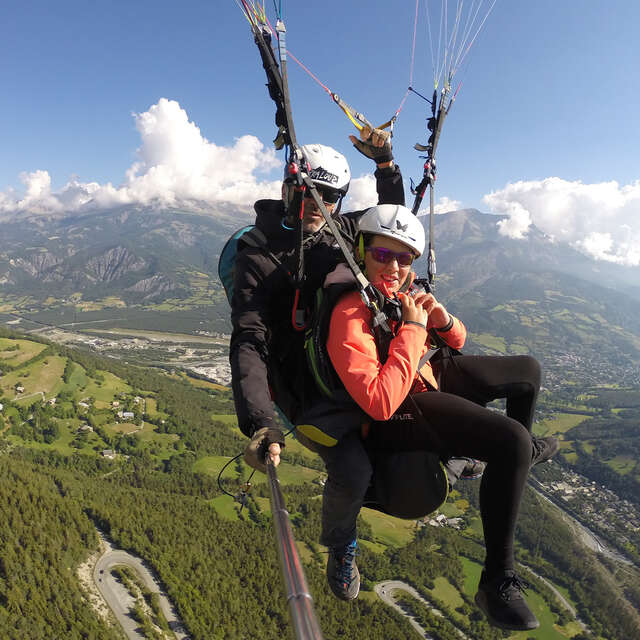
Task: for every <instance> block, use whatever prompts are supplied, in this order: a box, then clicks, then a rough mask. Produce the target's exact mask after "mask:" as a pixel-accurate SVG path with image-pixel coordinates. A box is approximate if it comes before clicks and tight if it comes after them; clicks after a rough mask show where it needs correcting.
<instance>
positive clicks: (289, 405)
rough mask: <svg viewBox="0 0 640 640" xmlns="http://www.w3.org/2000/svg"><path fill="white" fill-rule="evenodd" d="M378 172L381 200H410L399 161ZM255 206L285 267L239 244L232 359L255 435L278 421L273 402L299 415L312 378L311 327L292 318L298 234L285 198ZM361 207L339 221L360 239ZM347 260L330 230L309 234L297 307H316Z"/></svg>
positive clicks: (236, 392)
mask: <svg viewBox="0 0 640 640" xmlns="http://www.w3.org/2000/svg"><path fill="white" fill-rule="evenodd" d="M375 176H376V188H377V191H378V204H404V187H403V184H402V175H401V173H400V170H399V168H398V167H395V168H394V169H382V170H380V169H379V170H377V171H376V172H375ZM255 211H256V226H257V227H258V228H259V229H260V230H261V231H262V232H263V233H264V234H265V236H266V237H267V240H268V247H269V250H270V251H271V253H273V254H274V255H275V256H276V258H277V259H278V260H279V261H280V262H281V263H282V265H283V267H284V268H283V267H279V266H278V265H277V264H276V263H275V262H274V261H273V260H272V259H271V258H270V257H268V256H267V255H266V254H265V252H264V251H263V250H261V249H259V248H254V247H249V246H244V247H239V250H238V255H237V258H236V264H235V275H234V294H233V298H232V300H231V321H232V324H233V332H232V334H231V345H230V350H229V360H230V362H231V375H232V387H233V396H234V400H235V405H236V413H237V415H238V424H239V426H240V429H241V430H242V432H243V433H244V434H245V435H247V436H249V437H250V436H251V435H252V434H253V432H254V431H255V430H257V429H259V428H261V427H272V426H274V407H273V401H275V402H276V403H277V405H278V406H279V407H280V409H282V411H283V413H284V414H285V416H286V417H287V418H289V419H290V420H293V419H295V416H296V414H297V413H298V412H299V411H300V410H301V409H302V408H303V405H304V391H305V388H307V385H308V384H313V383H312V382H311V381H310V377H309V373H308V370H307V366H306V360H305V355H304V349H303V347H304V331H296V330H295V329H294V328H293V325H292V321H291V313H292V308H293V302H294V289H293V286H292V283H291V280H290V277H289V276H288V275H287V270H289V271H291V272H294V271H295V265H294V259H295V256H294V253H295V235H294V232H293V231H291V230H289V229H287V228H285V227H283V225H282V222H283V219H284V206H283V203H282V201H280V200H259V201H258V202H256V204H255ZM361 213H362V212H354V213H349V214H345V215H342V216H336V217H335V219H336V221H337V222H338V224H339V225H340V226H341V227H342V228H343V229H344V230H345V231H346V232H347V234H348V235H349V236H350V237H353V236H354V235H355V223H356V221H357V219H358V217H359V215H360V214H361ZM342 261H343V257H342V252H341V251H340V249H339V247H338V245H337V243H336V242H335V239H334V237H333V236H332V235H331V233H330V232H329V231H328V230H326V229H321V230H320V231H318V232H317V233H315V234H310V235H309V236H307V237H306V238H305V249H304V265H305V280H304V283H303V286H302V291H301V296H300V301H299V304H298V308H301V309H309V308H312V307H313V299H314V296H315V292H316V290H317V289H318V288H319V287H321V286H322V284H323V282H324V278H325V276H326V275H327V274H328V273H329V272H330V271H332V270H333V269H334V268H335V266H336V265H337V264H338V263H339V262H342Z"/></svg>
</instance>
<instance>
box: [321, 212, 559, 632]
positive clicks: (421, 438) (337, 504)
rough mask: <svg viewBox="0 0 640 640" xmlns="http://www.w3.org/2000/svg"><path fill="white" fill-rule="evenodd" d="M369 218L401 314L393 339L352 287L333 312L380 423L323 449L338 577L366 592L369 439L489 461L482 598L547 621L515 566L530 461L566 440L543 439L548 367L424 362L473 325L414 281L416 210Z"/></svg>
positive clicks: (512, 622)
mask: <svg viewBox="0 0 640 640" xmlns="http://www.w3.org/2000/svg"><path fill="white" fill-rule="evenodd" d="M358 227H359V236H358V241H357V243H356V257H357V259H358V260H359V261H360V263H361V264H362V265H363V267H364V271H365V273H366V275H367V277H368V279H369V281H370V282H371V283H372V284H373V285H374V286H375V287H376V288H377V289H378V290H379V291H380V292H381V293H383V294H384V296H385V298H386V299H387V301H388V304H387V305H386V306H387V307H391V308H392V309H393V308H395V309H396V313H395V317H389V324H390V328H391V333H390V334H388V338H387V339H386V340H385V339H383V338H381V337H380V332H379V331H378V330H377V329H376V330H374V328H373V326H372V313H371V311H370V309H369V308H368V307H367V306H365V304H364V302H363V301H362V298H361V296H360V295H359V294H358V293H357V292H350V293H347V294H345V295H344V296H343V297H342V298H341V299H340V300H339V301H338V302H337V304H336V306H335V307H334V309H333V312H332V315H331V320H330V327H329V336H328V342H327V350H328V353H329V356H330V359H331V363H332V364H333V367H334V369H335V371H336V373H337V375H338V377H339V378H340V380H341V382H342V384H343V385H344V387H345V389H346V390H347V391H348V393H349V394H350V396H351V397H352V398H353V400H355V402H356V403H357V404H358V405H359V407H360V408H361V409H362V410H363V411H364V413H365V414H367V416H368V420H367V421H366V422H367V424H366V425H365V429H364V430H363V434H362V435H361V434H352V435H351V436H350V437H345V438H343V439H341V440H340V441H339V442H338V443H337V444H336V445H335V446H334V447H333V448H332V450H330V449H329V448H326V449H325V450H324V451H322V452H321V455H322V457H323V459H324V461H325V464H326V465H327V471H328V476H329V477H328V480H327V483H326V485H325V494H324V506H323V542H324V543H325V544H328V546H329V561H328V565H327V577H328V580H329V584H330V586H331V588H332V590H333V591H334V593H335V594H336V595H337V596H338V597H340V598H342V599H345V600H349V599H352V598H355V597H356V596H357V595H358V590H359V582H360V577H359V573H358V569H357V567H356V564H355V561H354V554H355V546H356V541H355V517H356V516H357V511H358V510H359V508H358V509H357V510H355V508H354V506H355V507H357V504H358V501H357V500H358V495H357V494H358V492H359V491H360V492H362V493H363V494H364V491H363V487H364V489H366V485H365V484H364V481H363V480H362V479H361V476H362V471H361V470H362V469H363V468H366V467H363V463H362V460H363V459H364V458H363V456H364V453H363V452H362V451H360V449H362V450H364V448H365V442H366V447H368V448H372V449H374V450H384V451H412V450H426V451H434V452H437V453H439V454H440V455H441V456H442V458H448V457H452V456H456V457H458V456H468V457H470V458H477V459H480V460H482V461H484V462H486V463H487V466H486V469H485V472H484V475H483V478H482V482H481V487H480V511H481V515H482V522H483V528H484V536H485V546H486V559H485V567H484V571H483V573H482V577H481V580H480V585H479V590H478V593H477V595H476V603H477V604H478V606H479V607H480V608H481V609H482V610H483V611H484V612H485V613H486V615H487V617H488V619H489V621H490V622H492V623H493V624H495V625H497V626H500V627H503V628H507V629H533V628H535V627H537V626H538V621H537V619H536V617H535V615H534V614H533V612H532V611H531V610H530V609H529V607H528V605H527V603H526V601H525V600H524V598H523V595H522V592H523V591H524V586H525V585H524V583H523V582H522V581H521V580H520V578H519V577H518V576H517V574H516V572H515V570H514V567H515V565H514V549H513V546H514V543H513V540H514V534H515V525H516V519H517V514H518V508H519V504H520V500H521V496H522V492H523V490H524V486H525V483H526V480H527V476H528V473H529V469H530V467H531V466H532V464H536V463H538V462H543V461H545V460H548V459H549V458H550V457H551V456H552V455H553V454H554V453H555V451H557V448H558V443H557V441H556V440H555V439H554V438H547V439H536V438H533V437H532V435H531V433H530V431H531V422H532V420H533V410H534V407H535V399H536V396H537V392H538V388H539V383H540V371H539V366H538V364H537V362H536V361H535V360H534V359H533V358H530V357H528V356H513V357H497V358H493V357H486V356H462V355H458V356H455V357H450V358H444V360H443V361H442V363H439V364H437V365H435V366H434V368H433V369H432V367H431V364H430V363H429V362H428V361H427V362H424V360H423V356H424V355H425V354H426V353H427V351H428V349H429V342H430V339H429V333H428V331H429V330H435V332H436V333H437V335H439V336H440V337H441V338H442V339H443V340H444V342H445V343H446V344H447V345H449V346H450V347H451V348H453V349H460V348H461V347H462V345H463V344H464V340H465V337H466V329H465V327H464V325H463V324H462V322H461V321H460V320H458V319H457V318H455V317H454V316H453V315H451V314H450V313H449V312H448V311H447V309H446V308H445V307H444V306H443V305H442V304H441V303H440V302H439V301H438V300H437V299H436V298H435V297H434V295H433V294H432V293H429V292H427V291H425V290H424V289H422V290H419V289H416V288H414V287H413V286H408V285H409V283H412V281H413V274H412V273H411V264H412V262H413V260H414V258H416V257H418V256H420V255H421V254H422V252H423V251H424V245H425V238H424V229H423V227H422V224H421V223H420V221H419V220H418V219H417V218H416V217H415V216H414V215H413V214H412V213H411V211H410V210H409V209H407V208H406V207H403V206H401V205H378V206H376V207H372V208H371V209H369V210H368V211H367V212H366V213H365V214H364V215H363V216H362V218H361V219H360V220H359V223H358ZM393 315H394V314H391V316H393ZM434 374H435V375H434ZM438 378H440V384H438ZM451 390H453V393H452V392H451ZM498 397H506V398H507V415H503V414H501V413H498V412H496V411H492V410H490V409H487V408H486V407H485V405H486V403H487V402H488V401H490V400H493V399H495V398H498ZM358 447H360V449H358ZM354 474H357V475H358V477H357V478H356V477H354ZM365 480H366V478H365ZM407 489H410V488H409V487H408V488H407ZM341 501H342V502H341ZM341 505H343V506H344V509H343V510H341ZM360 505H361V503H360ZM354 511H355V514H354ZM332 520H333V522H334V524H335V526H334V527H332V526H331V524H330V521H332ZM328 522H329V524H328ZM341 537H342V539H340V538H341Z"/></svg>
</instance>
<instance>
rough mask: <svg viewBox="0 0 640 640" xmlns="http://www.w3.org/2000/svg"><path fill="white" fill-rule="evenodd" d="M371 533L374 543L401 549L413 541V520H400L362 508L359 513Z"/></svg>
mask: <svg viewBox="0 0 640 640" xmlns="http://www.w3.org/2000/svg"><path fill="white" fill-rule="evenodd" d="M360 515H361V516H362V517H363V518H364V520H365V522H366V523H367V524H368V525H369V526H370V527H371V529H372V531H373V537H374V541H375V542H378V543H381V544H385V545H388V546H393V547H401V546H404V545H405V544H407V543H408V542H410V541H411V540H412V539H413V534H414V532H415V530H416V522H415V520H402V519H400V518H394V517H393V516H388V515H386V514H385V513H380V512H379V511H375V510H373V509H368V508H366V507H364V508H363V509H362V511H361V512H360Z"/></svg>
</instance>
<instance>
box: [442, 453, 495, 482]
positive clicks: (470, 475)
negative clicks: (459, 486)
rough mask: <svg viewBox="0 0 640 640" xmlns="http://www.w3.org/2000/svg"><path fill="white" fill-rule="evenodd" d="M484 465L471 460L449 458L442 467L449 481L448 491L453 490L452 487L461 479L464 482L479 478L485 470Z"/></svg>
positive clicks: (478, 461)
mask: <svg viewBox="0 0 640 640" xmlns="http://www.w3.org/2000/svg"><path fill="white" fill-rule="evenodd" d="M485 466H486V465H485V463H484V462H481V461H480V460H474V459H473V458H449V459H448V460H447V461H446V462H445V465H444V469H445V471H446V472H447V478H448V479H449V489H453V485H454V484H455V483H456V482H457V481H458V480H460V478H463V479H464V480H473V479H474V478H479V477H480V476H481V475H482V473H483V471H484V468H485Z"/></svg>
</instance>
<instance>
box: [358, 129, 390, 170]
mask: <svg viewBox="0 0 640 640" xmlns="http://www.w3.org/2000/svg"><path fill="white" fill-rule="evenodd" d="M367 129H368V128H367ZM369 131H370V133H369V135H368V136H367V138H366V139H365V140H358V138H356V137H355V136H349V139H350V140H351V142H352V144H353V146H354V147H355V148H356V149H357V150H358V151H359V152H360V153H361V154H362V155H365V156H367V158H371V159H372V160H373V161H375V163H376V164H380V163H381V162H390V161H391V160H393V152H392V151H391V134H390V133H389V132H388V131H383V130H382V129H374V130H373V131H371V130H369ZM374 136H376V138H385V142H384V144H383V145H382V146H380V147H377V146H376V145H374V144H373V142H372V141H371V138H372V137H374Z"/></svg>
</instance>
